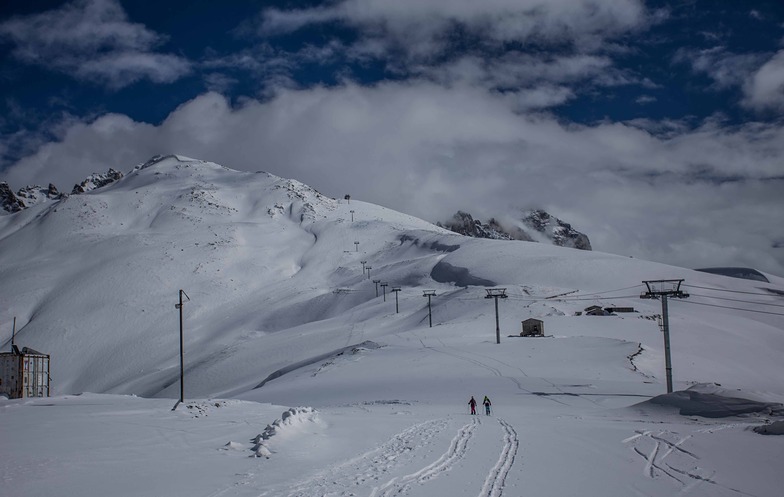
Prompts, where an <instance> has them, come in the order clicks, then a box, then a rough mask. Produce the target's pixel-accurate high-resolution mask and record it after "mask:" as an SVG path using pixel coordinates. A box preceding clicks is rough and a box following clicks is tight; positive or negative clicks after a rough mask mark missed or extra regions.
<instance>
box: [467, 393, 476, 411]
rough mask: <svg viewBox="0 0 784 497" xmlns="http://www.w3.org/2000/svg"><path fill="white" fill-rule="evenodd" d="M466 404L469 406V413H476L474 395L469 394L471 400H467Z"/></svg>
mask: <svg viewBox="0 0 784 497" xmlns="http://www.w3.org/2000/svg"><path fill="white" fill-rule="evenodd" d="M468 405H469V406H471V414H476V400H474V396H473V395H472V396H471V400H469V401H468Z"/></svg>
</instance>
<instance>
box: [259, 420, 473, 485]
mask: <svg viewBox="0 0 784 497" xmlns="http://www.w3.org/2000/svg"><path fill="white" fill-rule="evenodd" d="M448 424H449V420H448V419H447V418H441V419H435V420H430V421H426V422H424V423H419V424H416V425H414V426H412V427H410V428H408V429H406V430H404V431H402V432H400V433H398V434H396V435H394V436H393V437H392V438H390V439H389V440H388V441H386V442H384V443H383V444H381V446H379V447H378V448H376V449H373V450H371V451H369V452H366V453H364V454H362V455H360V456H358V457H356V458H354V459H351V460H349V461H347V462H344V463H342V464H340V465H338V466H333V467H332V468H329V469H328V470H327V471H325V472H323V473H319V474H318V475H316V476H314V477H312V478H310V479H307V480H304V481H302V482H300V483H298V484H296V485H295V486H294V487H292V488H291V489H290V491H289V493H288V496H289V497H311V496H312V497H315V496H319V497H321V496H324V495H340V496H349V495H355V492H356V491H357V490H358V487H359V486H360V485H363V484H365V483H366V482H373V481H378V480H381V479H382V478H383V477H384V475H385V474H387V473H389V472H391V471H393V470H394V469H395V468H396V467H397V466H400V465H402V464H403V463H404V462H405V461H406V460H407V458H410V456H411V453H412V452H414V451H416V450H419V449H422V448H424V447H426V446H427V445H428V444H430V443H431V442H432V439H433V438H434V437H435V436H437V435H438V434H439V433H440V432H441V431H443V430H444V429H445V428H447V426H448ZM471 431H472V430H471ZM459 436H460V435H458V437H459ZM261 495H262V496H266V495H273V494H267V493H264V494H261ZM277 495H279V494H277Z"/></svg>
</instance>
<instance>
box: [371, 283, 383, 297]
mask: <svg viewBox="0 0 784 497" xmlns="http://www.w3.org/2000/svg"><path fill="white" fill-rule="evenodd" d="M373 283H375V284H376V297H378V284H379V283H381V280H373Z"/></svg>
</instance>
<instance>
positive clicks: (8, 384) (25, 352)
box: [0, 345, 49, 399]
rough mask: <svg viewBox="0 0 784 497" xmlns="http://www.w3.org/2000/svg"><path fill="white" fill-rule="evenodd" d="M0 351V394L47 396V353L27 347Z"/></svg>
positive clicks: (11, 397)
mask: <svg viewBox="0 0 784 497" xmlns="http://www.w3.org/2000/svg"><path fill="white" fill-rule="evenodd" d="M12 349H13V350H12V351H11V352H0V395H3V394H4V395H7V396H8V398H10V399H21V398H24V397H49V355H48V354H43V353H41V352H38V351H36V350H33V349H30V348H28V347H23V348H22V350H21V351H20V350H19V347H17V346H16V345H14V346H12Z"/></svg>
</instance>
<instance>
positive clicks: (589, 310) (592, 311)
mask: <svg viewBox="0 0 784 497" xmlns="http://www.w3.org/2000/svg"><path fill="white" fill-rule="evenodd" d="M608 314H609V313H608V312H607V311H605V310H604V309H602V308H601V307H600V306H598V305H592V306H590V307H586V308H585V315H586V316H606V315H608Z"/></svg>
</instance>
